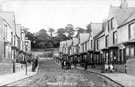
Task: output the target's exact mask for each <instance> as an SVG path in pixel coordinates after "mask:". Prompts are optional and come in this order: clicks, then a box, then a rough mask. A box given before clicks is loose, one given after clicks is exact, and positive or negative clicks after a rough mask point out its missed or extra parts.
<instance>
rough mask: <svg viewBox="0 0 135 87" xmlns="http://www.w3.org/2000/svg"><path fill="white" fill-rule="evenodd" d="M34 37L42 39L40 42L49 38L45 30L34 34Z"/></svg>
mask: <svg viewBox="0 0 135 87" xmlns="http://www.w3.org/2000/svg"><path fill="white" fill-rule="evenodd" d="M36 36H37V38H38V39H42V40H45V39H47V38H49V35H48V34H47V32H46V30H45V29H41V30H39V32H38V33H37V34H36Z"/></svg>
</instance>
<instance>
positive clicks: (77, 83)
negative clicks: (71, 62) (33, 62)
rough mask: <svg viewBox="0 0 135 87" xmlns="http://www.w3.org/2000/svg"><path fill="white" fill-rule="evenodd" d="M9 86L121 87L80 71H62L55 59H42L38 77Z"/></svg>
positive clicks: (95, 75)
mask: <svg viewBox="0 0 135 87" xmlns="http://www.w3.org/2000/svg"><path fill="white" fill-rule="evenodd" d="M7 86H27V87H29V86H30V87H41V86H42V87H43V86H44V87H120V86H118V85H117V84H114V83H111V82H108V81H106V80H105V79H103V78H102V77H100V76H99V75H97V74H94V73H90V72H86V71H84V70H79V69H74V68H72V69H61V65H58V64H56V63H55V62H54V60H53V59H44V58H42V59H40V61H39V70H38V73H37V75H35V76H32V77H29V78H26V79H23V80H20V81H17V82H14V83H10V84H8V85H7Z"/></svg>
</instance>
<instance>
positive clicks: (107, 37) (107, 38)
mask: <svg viewBox="0 0 135 87" xmlns="http://www.w3.org/2000/svg"><path fill="white" fill-rule="evenodd" d="M108 40H109V35H107V36H106V47H107V46H108Z"/></svg>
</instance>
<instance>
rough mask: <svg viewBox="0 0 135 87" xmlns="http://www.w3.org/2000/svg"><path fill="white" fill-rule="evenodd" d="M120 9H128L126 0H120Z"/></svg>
mask: <svg viewBox="0 0 135 87" xmlns="http://www.w3.org/2000/svg"><path fill="white" fill-rule="evenodd" d="M120 7H121V8H122V9H125V8H128V3H127V0H121V5H120Z"/></svg>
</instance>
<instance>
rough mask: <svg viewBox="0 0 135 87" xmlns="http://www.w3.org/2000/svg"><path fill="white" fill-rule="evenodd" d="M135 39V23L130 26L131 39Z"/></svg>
mask: <svg viewBox="0 0 135 87" xmlns="http://www.w3.org/2000/svg"><path fill="white" fill-rule="evenodd" d="M133 37H134V23H131V24H129V39H133Z"/></svg>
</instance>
